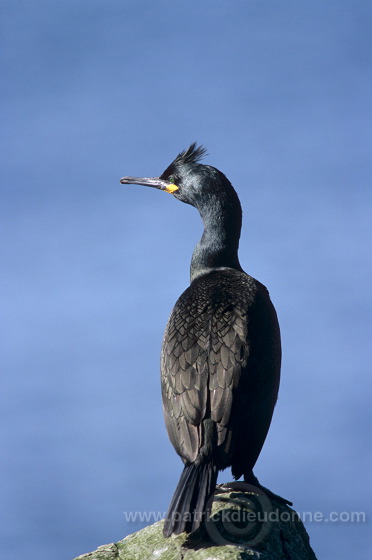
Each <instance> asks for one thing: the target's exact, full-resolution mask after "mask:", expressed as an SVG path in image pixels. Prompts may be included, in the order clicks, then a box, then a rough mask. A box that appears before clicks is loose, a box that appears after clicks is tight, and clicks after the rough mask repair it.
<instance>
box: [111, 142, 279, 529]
mask: <svg viewBox="0 0 372 560" xmlns="http://www.w3.org/2000/svg"><path fill="white" fill-rule="evenodd" d="M205 154H206V150H205V148H203V147H202V146H199V147H197V146H196V144H195V143H194V144H192V145H191V146H190V147H189V148H188V149H187V150H185V151H183V152H181V153H180V154H178V156H177V157H176V158H175V160H174V161H173V162H172V163H171V164H170V165H169V166H168V167H167V169H166V170H165V171H164V172H163V173H162V174H161V175H160V177H123V178H122V179H121V181H120V182H121V183H124V184H137V185H145V186H149V187H155V188H157V189H160V190H162V191H166V192H168V193H171V194H172V195H173V196H174V197H175V198H177V199H178V200H181V201H182V202H186V203H187V204H191V205H192V206H195V208H197V210H198V211H199V213H200V216H201V218H202V220H203V223H204V231H203V235H202V237H201V239H200V241H199V243H198V244H197V245H196V248H195V250H194V253H193V255H192V260H191V280H190V286H189V287H188V288H187V289H186V290H185V292H183V294H182V295H181V296H180V298H179V299H178V301H177V302H176V304H175V306H174V308H173V311H172V313H171V316H170V318H169V321H168V324H167V327H166V329H165V334H164V339H163V344H162V351H161V387H162V398H163V410H164V417H165V424H166V428H167V431H168V435H169V438H170V440H171V442H172V444H173V447H174V448H175V450H176V452H177V453H178V455H180V457H181V459H182V461H183V463H184V469H183V472H182V474H181V477H180V480H179V483H178V486H177V488H176V490H175V493H174V496H173V498H172V501H171V503H170V506H169V509H168V512H167V515H166V519H165V523H164V536H165V537H169V536H170V535H171V534H172V533H175V534H179V533H182V532H186V533H191V532H193V531H194V530H196V529H197V528H198V527H199V526H200V524H201V522H202V521H203V519H204V518H205V516H206V514H207V513H208V512H207V510H208V508H209V505H208V504H209V502H210V499H211V497H212V496H213V493H214V491H215V489H216V483H217V475H218V471H220V470H223V469H225V468H226V467H229V466H231V470H232V474H233V476H234V478H235V479H238V478H240V477H241V476H244V480H245V481H246V482H248V483H251V484H255V485H256V486H260V485H259V482H258V480H257V478H256V477H255V476H254V474H253V467H254V465H255V463H256V461H257V459H258V456H259V454H260V451H261V448H262V446H263V443H264V441H265V438H266V435H267V432H268V430H269V426H270V422H271V418H272V414H273V410H274V406H275V403H276V400H277V395H278V389H279V378H280V364H281V344H280V331H279V325H278V320H277V315H276V312H275V309H274V306H273V304H272V303H271V300H270V297H269V293H268V291H267V289H266V288H265V286H263V284H261V283H260V282H258V281H257V280H255V279H254V278H252V277H251V276H249V275H248V274H246V273H245V272H244V271H243V269H242V267H241V266H240V264H239V259H238V246H239V238H240V231H241V224H242V211H241V206H240V202H239V199H238V196H237V194H236V192H235V190H234V188H233V187H232V185H231V183H230V181H229V180H228V179H227V178H226V177H225V175H224V174H223V173H221V171H219V170H218V169H216V168H214V167H211V166H209V165H202V164H200V163H199V161H200V159H201V158H202V157H203V156H204V155H205ZM261 488H264V487H261ZM264 490H265V491H267V489H264ZM267 492H269V494H270V495H271V496H273V494H272V493H271V492H270V491H267ZM274 496H275V495H274ZM283 501H285V502H287V501H286V500H283ZM287 503H290V502H287Z"/></svg>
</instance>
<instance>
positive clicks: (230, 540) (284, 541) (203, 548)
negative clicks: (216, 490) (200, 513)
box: [75, 491, 316, 560]
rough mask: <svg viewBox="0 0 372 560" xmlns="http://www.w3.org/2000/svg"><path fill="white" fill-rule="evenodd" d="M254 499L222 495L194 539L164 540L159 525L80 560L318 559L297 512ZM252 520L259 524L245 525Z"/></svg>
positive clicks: (284, 506)
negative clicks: (258, 512) (258, 510)
mask: <svg viewBox="0 0 372 560" xmlns="http://www.w3.org/2000/svg"><path fill="white" fill-rule="evenodd" d="M255 498H257V496H254V495H252V494H248V493H246V492H239V491H236V492H226V493H224V494H219V495H217V496H215V499H214V502H213V509H212V513H211V517H210V520H209V521H208V522H207V523H206V524H205V525H203V526H202V527H200V529H198V530H197V531H195V533H193V534H192V535H186V534H184V533H182V534H181V535H172V537H170V538H168V539H165V538H164V537H163V532H162V531H163V521H158V522H157V523H154V524H153V525H149V526H148V527H145V528H144V529H142V530H141V531H138V532H137V533H133V534H132V535H128V536H127V537H125V539H123V540H122V541H120V542H118V543H111V544H107V545H104V546H101V547H99V548H98V549H97V550H96V551H94V552H90V553H88V554H83V555H82V556H79V557H78V558H76V559H75V560H316V557H315V554H314V552H313V550H312V548H311V546H310V543H309V537H308V534H307V532H306V530H305V527H304V526H303V524H302V522H301V520H300V519H299V518H298V516H297V514H296V512H295V511H294V510H293V509H291V508H290V507H288V506H286V505H284V504H282V503H279V502H275V501H273V500H271V501H267V500H266V502H265V501H264V502H262V501H261V504H260V503H258V506H257V503H256V502H255ZM258 501H260V499H258ZM262 504H263V508H262V507H261V506H262ZM256 506H257V507H258V509H260V508H261V509H260V513H261V514H262V516H261V517H260V516H258V515H257V507H256ZM262 509H263V510H264V511H263V512H262ZM263 514H264V515H263ZM249 516H253V517H252V519H256V522H253V521H252V520H251V522H250V523H249V522H248V523H246V520H247V519H249ZM255 516H256V517H255ZM257 520H258V521H257Z"/></svg>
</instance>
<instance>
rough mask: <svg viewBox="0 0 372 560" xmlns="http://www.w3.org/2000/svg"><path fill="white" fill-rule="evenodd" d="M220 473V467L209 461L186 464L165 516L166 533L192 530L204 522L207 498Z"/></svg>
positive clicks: (168, 535)
mask: <svg viewBox="0 0 372 560" xmlns="http://www.w3.org/2000/svg"><path fill="white" fill-rule="evenodd" d="M217 474H218V471H217V468H216V467H215V465H212V464H210V463H208V464H201V465H194V464H192V463H191V464H189V465H186V466H185V467H184V469H183V471H182V474H181V477H180V480H179V483H178V485H177V488H176V490H175V492H174V495H173V498H172V501H171V503H170V506H169V509H168V512H167V515H166V516H165V521H164V529H163V535H164V537H170V536H171V534H172V533H175V534H176V535H179V534H180V533H183V532H186V533H192V532H193V531H195V530H196V529H197V528H198V527H199V526H200V525H201V523H202V522H203V521H204V519H205V516H206V513H207V511H206V508H207V504H208V501H209V499H210V498H211V496H213V493H214V491H215V489H216V482H217Z"/></svg>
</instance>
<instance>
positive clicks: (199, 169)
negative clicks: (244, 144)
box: [120, 142, 232, 210]
mask: <svg viewBox="0 0 372 560" xmlns="http://www.w3.org/2000/svg"><path fill="white" fill-rule="evenodd" d="M205 155H206V149H205V148H204V147H203V146H197V145H196V143H195V142H194V143H193V144H191V146H190V147H189V148H187V150H184V151H183V152H181V153H179V154H178V156H177V157H176V158H175V159H174V160H173V161H172V163H171V164H170V165H169V166H168V167H167V169H166V170H165V171H164V172H163V173H162V174H161V175H160V176H159V177H123V178H122V179H120V182H121V183H122V184H136V185H145V186H148V187H155V188H156V189H160V190H162V191H165V192H168V193H171V194H172V195H173V196H174V197H175V198H178V200H181V201H182V202H185V203H187V204H191V205H192V206H195V207H196V208H199V210H200V209H201V206H203V204H204V203H207V204H208V202H209V201H210V200H211V198H213V195H218V194H221V192H223V191H224V189H226V185H229V186H230V187H231V185H230V183H229V181H228V179H227V178H226V177H225V175H223V173H221V172H220V171H218V169H215V168H214V167H211V166H210V165H203V164H201V163H199V161H200V160H201V159H202V158H203V157H204V156H205ZM231 188H232V187H231Z"/></svg>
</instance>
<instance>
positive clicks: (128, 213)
mask: <svg viewBox="0 0 372 560" xmlns="http://www.w3.org/2000/svg"><path fill="white" fill-rule="evenodd" d="M370 12H371V10H370V3H369V2H367V1H363V0H361V1H359V2H354V1H351V0H350V1H348V0H330V1H327V2H323V1H320V0H318V1H314V0H312V1H311V2H310V1H307V0H305V1H302V2H298V0H293V1H289V0H283V1H281V2H277V1H270V0H268V1H267V0H264V1H262V0H248V1H247V0H244V1H243V0H236V1H227V0H224V1H222V0H204V1H202V2H201V1H200V0H189V1H188V2H177V1H176V2H174V1H170V0H169V1H168V0H160V1H159V2H152V1H134V0H133V1H119V0H105V1H104V2H103V1H97V0H64V1H63V2H58V1H56V2H50V1H46V0H34V1H33V2H27V1H22V0H2V2H1V43H2V45H1V53H2V54H1V63H2V70H1V75H2V85H1V103H2V117H1V121H2V125H1V129H2V134H3V137H4V142H3V144H4V147H3V149H2V153H1V170H2V171H1V182H2V185H1V208H0V212H1V218H0V219H1V225H0V227H1V239H2V243H1V248H0V250H1V263H2V267H1V268H2V272H1V299H2V301H1V307H2V312H1V317H2V319H1V321H2V324H1V369H2V373H1V386H2V388H1V403H0V414H1V424H0V436H1V440H0V445H1V466H0V468H1V471H0V480H1V486H2V490H1V493H2V499H1V506H0V507H1V510H0V515H1V523H0V531H1V542H2V545H1V550H2V553H3V555H4V558H7V559H18V558H24V557H26V556H27V557H28V558H35V559H36V558H37V559H38V560H43V559H50V558H53V559H54V560H63V559H67V560H70V559H71V558H73V557H75V556H77V555H78V554H82V553H84V552H88V551H90V550H93V549H94V548H96V547H97V546H98V545H101V544H104V543H107V542H111V541H117V540H120V539H121V538H123V537H124V536H125V535H127V534H129V533H132V532H134V531H136V530H138V529H140V528H141V527H142V526H144V525H147V524H148V523H146V522H144V523H142V524H141V523H140V522H137V523H133V522H126V520H125V515H124V513H123V512H125V511H126V512H128V511H140V512H142V511H155V512H157V511H160V512H162V511H164V510H165V509H166V508H167V506H168V503H169V501H170V498H171V495H172V493H173V490H174V488H175V486H176V483H177V480H178V476H179V474H180V472H181V462H180V460H179V458H178V457H177V456H176V454H175V453H174V451H173V449H172V447H171V445H170V443H169V442H168V439H167V435H166V432H165V428H164V426H163V419H162V412H161V399H160V389H159V353H160V344H161V338H162V334H163V329H164V327H165V324H166V321H167V318H168V315H169V313H170V311H171V308H172V306H173V304H174V302H175V301H176V299H177V297H178V296H179V295H180V293H181V292H182V291H183V290H184V289H185V288H186V287H187V285H188V273H189V261H190V258H191V253H192V250H193V247H194V245H195V243H196V242H197V240H198V238H199V237H200V235H201V232H202V227H201V221H200V218H199V216H198V214H197V212H196V211H195V209H193V208H191V207H189V206H187V205H183V204H181V203H179V202H178V201H177V200H175V199H174V198H173V197H172V196H169V195H167V194H163V193H161V192H159V191H156V190H153V189H147V188H145V187H140V186H132V185H130V186H122V185H120V184H119V179H120V177H121V176H123V175H159V174H160V173H161V172H162V171H163V170H164V169H165V168H166V167H167V165H168V164H169V163H170V161H172V159H173V158H174V157H175V155H176V154H177V153H178V152H179V151H180V150H182V149H184V148H185V147H187V146H188V145H189V144H190V143H191V142H192V141H194V140H197V141H199V142H201V143H203V144H205V145H206V146H207V148H208V151H209V154H210V155H209V156H208V157H207V158H206V159H205V162H206V163H209V164H211V165H214V166H215V167H218V168H220V169H221V170H222V171H223V172H224V173H225V174H226V175H227V176H228V177H229V179H230V180H231V181H232V183H233V185H234V186H235V188H236V189H237V191H238V193H239V196H240V199H241V202H242V206H243V210H244V217H243V218H244V223H243V233H242V238H241V244H240V246H241V249H240V260H241V263H242V265H243V267H244V268H245V270H246V271H247V272H249V273H250V274H251V275H253V276H255V277H256V278H258V279H259V280H261V281H262V282H263V283H264V284H265V285H267V286H268V288H269V290H270V293H271V296H272V299H273V301H274V303H275V306H276V308H277V312H278V315H279V319H280V324H281V330H282V342H283V352H284V359H283V368H282V385H281V392H280V398H279V401H278V404H277V408H276V412H275V415H274V421H273V424H272V428H271V430H270V433H269V436H268V439H267V441H266V444H265V447H264V450H263V452H262V454H261V457H260V459H259V461H258V463H257V467H256V474H257V475H258V476H259V478H260V480H261V481H262V483H263V484H265V485H267V486H269V487H270V488H272V489H273V490H274V491H276V492H278V493H280V494H282V495H284V496H286V497H288V498H290V499H292V500H293V502H294V505H295V508H296V509H297V511H299V512H300V513H301V512H307V511H310V512H316V511H320V512H323V513H324V515H325V516H327V515H328V514H329V512H331V511H336V512H351V511H367V506H368V505H369V504H370V500H371V497H370V496H368V491H367V453H368V445H367V442H368V438H367V436H368V430H367V417H368V413H369V407H368V404H367V402H368V401H367V393H368V389H369V378H367V363H368V362H367V352H366V349H367V345H368V342H369V338H367V326H368V311H369V310H368V307H367V301H368V300H367V293H366V292H367V285H368V284H367V282H368V280H369V278H370V273H369V274H368V272H366V269H367V264H368V263H367V233H368V227H369V222H368V221H367V211H368V206H367V203H368V199H367V177H368V172H369V171H370V169H369V159H368V156H369V154H368V151H367V128H368V125H369V123H368V107H367V102H368V88H369V85H370V80H369V77H368V72H369V70H370V68H368V53H369V52H370V45H369V44H368V40H369V37H370V26H369V18H370V16H371V13H370ZM230 479H231V475H230V473H229V472H225V473H224V474H223V475H221V477H220V481H227V480H230ZM306 526H307V529H308V531H309V534H310V537H311V543H312V545H313V547H314V549H315V552H316V553H317V555H318V557H319V560H321V559H326V558H338V559H339V560H342V559H346V558H350V554H351V555H352V557H353V558H355V559H358V558H366V556H367V551H368V543H367V534H368V523H332V524H331V523H326V522H323V523H315V522H313V523H311V522H308V523H307V524H306Z"/></svg>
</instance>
